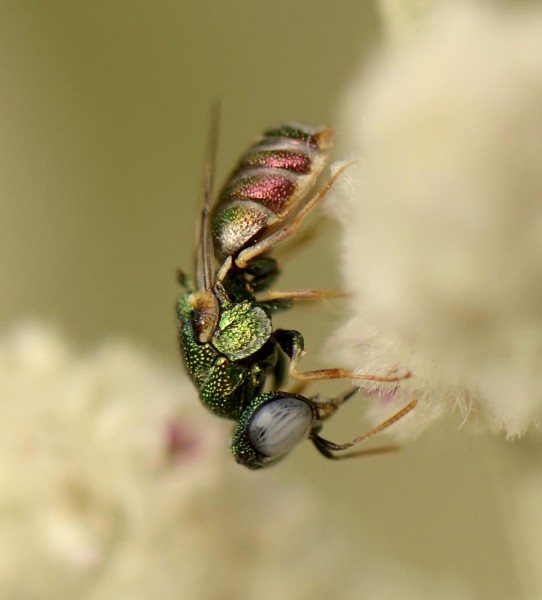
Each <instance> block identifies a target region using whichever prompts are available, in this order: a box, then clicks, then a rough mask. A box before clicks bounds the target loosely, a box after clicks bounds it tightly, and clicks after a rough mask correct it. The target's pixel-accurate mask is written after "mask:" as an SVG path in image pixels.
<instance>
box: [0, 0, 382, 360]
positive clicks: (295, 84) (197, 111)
mask: <svg viewBox="0 0 542 600" xmlns="http://www.w3.org/2000/svg"><path fill="white" fill-rule="evenodd" d="M375 32H376V25H375V15H374V13H373V10H372V9H371V3H369V2H368V3H366V4H363V3H360V4H359V5H356V4H355V3H353V2H349V3H347V4H345V9H344V10H341V8H340V6H338V5H336V6H333V5H332V4H331V3H330V4H329V5H328V4H326V3H318V5H317V6H315V4H314V3H313V2H309V1H307V0H306V1H301V2H299V1H296V2H291V1H286V0H282V1H278V2H277V1H274V2H273V3H271V4H270V3H259V2H250V1H248V0H244V1H243V0H237V1H229V0H228V1H227V2H220V1H218V0H216V1H214V2H213V1H202V0H197V1H196V0H177V1H160V2H144V1H138V0H136V1H99V0H98V1H92V2H73V1H52V2H45V1H44V2H39V1H35V2H21V1H19V0H15V1H13V2H5V1H4V2H0V65H1V67H0V69H1V82H0V128H1V132H2V134H1V139H2V144H1V152H2V156H1V158H0V169H2V173H1V176H0V185H1V194H2V215H1V219H0V228H1V229H0V261H1V262H0V271H1V273H2V280H3V286H2V287H3V290H4V293H3V294H1V296H0V319H1V323H2V325H3V326H4V325H5V324H7V323H9V322H10V321H11V320H12V319H13V317H14V316H19V315H24V314H36V315H40V316H46V317H49V318H51V319H52V320H54V321H55V322H58V323H59V324H60V325H61V326H62V327H63V328H64V330H65V331H66V332H67V333H69V334H70V335H71V336H72V337H74V338H76V339H78V340H81V341H84V342H91V341H94V340H99V339H101V338H102V337H103V336H104V335H110V334H117V333H119V334H123V335H127V336H128V337H131V338H133V339H136V340H140V341H142V342H143V343H144V344H146V345H150V346H151V347H153V348H154V349H155V350H157V351H158V352H160V353H162V354H163V355H165V356H167V357H169V358H170V357H171V354H172V352H173V351H174V346H175V335H174V331H173V328H172V323H173V320H172V319H173V317H172V315H173V312H172V310H173V309H172V306H173V303H174V298H175V295H176V294H177V292H178V288H177V286H176V283H175V269H176V268H177V267H179V266H183V267H185V268H188V267H190V266H191V261H192V251H193V236H194V227H195V225H194V222H195V218H196V205H197V196H198V190H199V185H200V179H201V172H202V165H203V154H204V147H205V142H206V136H207V130H208V122H209V112H210V107H211V105H212V103H213V102H214V101H215V100H217V99H219V100H220V101H221V102H222V127H221V140H220V150H219V161H218V169H217V171H218V180H219V181H220V180H221V179H223V177H224V175H225V174H226V173H227V172H228V170H229V169H231V168H232V166H233V163H234V162H235V161H236V159H237V157H238V155H239V152H240V151H241V150H242V149H243V148H244V147H245V146H246V145H247V144H248V143H249V142H250V141H251V140H252V139H253V138H254V136H255V135H257V133H258V132H260V131H261V130H262V128H264V127H267V126H269V125H271V124H274V123H276V122H277V121H281V120H284V119H297V120H301V121H306V122H309V123H312V122H316V123H325V124H327V123H330V122H331V121H332V118H333V112H334V109H335V101H336V98H337V95H338V93H339V92H340V91H341V88H342V86H343V84H344V81H345V79H346V78H347V77H348V74H349V73H350V71H351V70H352V69H353V68H354V66H355V65H356V64H357V63H358V62H359V59H360V56H361V54H362V51H363V49H364V48H366V47H367V45H368V44H369V43H370V42H371V41H372V40H373V39H374V36H375ZM323 279H325V277H324V278H323Z"/></svg>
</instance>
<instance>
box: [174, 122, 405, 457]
mask: <svg viewBox="0 0 542 600" xmlns="http://www.w3.org/2000/svg"><path fill="white" fill-rule="evenodd" d="M213 125H214V126H213V128H212V130H211V136H210V140H209V147H208V160H207V164H206V168H205V175H204V183H203V192H202V208H201V213H200V223H199V235H198V245H197V249H196V260H195V273H194V277H193V278H192V277H188V276H186V275H184V274H182V273H181V274H180V277H179V282H180V283H181V285H182V286H183V287H184V289H185V293H184V294H183V295H182V296H181V297H180V298H179V300H178V302H177V323H178V331H179V346H180V351H181V357H182V359H183V362H184V366H185V369H186V371H187V373H188V375H189V377H190V378H191V380H192V382H193V383H194V385H195V387H196V389H197V390H198V393H199V396H200V399H201V402H202V403H203V404H204V406H206V407H207V408H208V409H209V410H210V411H211V412H213V413H214V414H215V415H217V416H219V417H223V418H226V419H231V420H233V421H236V427H235V431H234V435H233V441H232V452H233V455H234V457H235V459H236V460H237V462H238V463H240V464H242V465H244V466H246V467H248V468H250V469H259V468H262V467H265V466H268V465H271V464H274V463H276V462H277V461H278V460H280V459H281V458H283V457H284V456H285V455H286V454H287V453H288V452H289V451H290V450H291V449H292V448H294V447H295V446H296V445H297V444H298V443H300V442H301V441H303V440H304V439H306V438H309V439H311V441H312V442H313V443H314V445H315V447H316V448H317V450H318V451H319V452H320V453H321V454H323V455H324V456H326V457H327V458H334V459H337V458H345V457H349V456H354V455H356V456H357V455H359V454H364V453H374V452H375V451H371V450H369V451H361V452H359V451H357V452H351V453H349V454H344V453H343V452H342V451H343V450H346V449H348V448H350V447H351V446H352V445H354V444H357V443H359V442H360V441H363V440H365V439H366V438H367V437H370V436H371V435H374V434H375V433H377V432H379V431H381V430H383V429H385V428H386V427H388V426H389V425H392V424H393V423H395V422H396V421H397V420H398V419H399V418H401V417H402V416H404V415H405V414H407V413H408V412H409V411H410V410H412V408H413V407H414V405H415V401H412V402H411V403H410V404H409V405H408V406H407V407H405V408H403V409H402V411H400V412H399V413H396V414H395V415H393V416H392V417H391V418H390V419H388V420H387V421H385V422H384V423H382V424H381V425H379V426H377V427H376V428H374V429H373V430H371V431H369V432H367V433H365V434H363V435H362V436H358V437H357V438H355V439H354V440H352V441H351V442H348V443H347V444H334V443H332V442H329V441H327V440H325V439H324V438H322V437H321V436H320V430H321V429H322V424H323V422H324V421H325V420H326V419H327V418H329V417H330V416H331V415H332V414H334V413H335V411H336V410H337V408H338V407H339V406H340V405H341V404H342V403H343V402H344V401H346V400H347V399H348V398H349V397H350V396H351V395H352V393H351V392H349V393H348V394H345V395H343V396H340V397H338V398H335V399H331V400H329V399H322V398H320V397H318V396H315V397H305V396H302V395H300V394H299V393H293V392H288V391H282V390H277V389H271V390H270V389H269V387H274V388H278V387H281V386H282V385H283V383H284V379H285V378H286V375H287V374H289V377H290V378H292V379H297V380H299V381H301V382H304V383H302V385H301V387H304V385H305V384H306V382H309V381H312V380H317V379H318V380H321V379H339V378H342V379H345V378H351V379H362V380H370V381H381V382H397V381H400V380H401V379H403V378H404V377H405V376H392V377H381V376H374V375H358V374H354V373H350V372H349V371H347V370H345V369H320V370H318V371H305V372H299V371H298V369H297V366H298V363H299V361H300V359H301V357H302V356H303V354H304V340H303V336H302V335H301V333H299V332H298V331H294V330H282V329H276V330H274V329H273V325H272V315H273V314H274V312H276V311H277V310H284V309H286V308H289V307H290V306H291V304H292V303H293V302H295V301H297V300H312V299H318V298H323V297H328V296H329V295H331V294H330V293H328V292H323V291H314V290H299V291H290V292H288V291H286V292H281V291H274V290H270V289H269V286H270V285H271V283H272V282H273V281H274V280H275V279H276V278H277V277H278V275H279V266H278V263H277V261H276V260H275V259H274V258H272V257H271V256H269V253H270V252H271V251H272V250H273V248H274V247H275V246H276V245H277V244H278V243H280V242H281V241H283V240H284V239H287V238H288V237H291V236H292V235H294V234H295V233H296V232H297V229H298V227H299V226H300V225H301V224H302V222H303V219H304V218H305V216H306V215H307V214H308V213H309V212H310V210H312V208H313V207H315V206H316V205H317V204H318V202H320V200H321V199H322V198H324V196H325V194H326V193H327V191H328V190H329V189H330V188H331V186H332V185H333V182H334V181H335V180H336V179H337V178H338V176H339V175H340V171H339V172H336V173H335V174H334V175H333V176H332V177H330V178H329V180H328V182H327V183H326V184H325V185H324V187H323V188H322V190H320V191H319V192H315V191H314V189H315V184H316V180H317V178H318V176H319V175H320V173H321V172H322V170H323V168H324V166H325V164H326V162H327V158H328V153H329V150H330V148H331V145H332V133H331V130H330V129H327V128H323V127H308V126H304V125H298V124H294V125H292V124H287V125H281V126H279V127H277V128H275V129H272V130H269V131H267V132H266V133H264V135H263V136H262V137H261V138H260V140H259V141H258V142H257V143H256V144H254V145H253V146H252V147H251V148H249V150H248V151H247V153H246V154H245V155H244V156H243V157H242V158H241V160H240V162H239V164H238V166H237V168H236V169H235V170H234V172H233V174H232V175H231V177H230V179H229V180H228V182H227V183H226V185H225V186H224V188H223V190H222V192H221V193H220V194H219V196H218V200H217V202H216V205H215V206H214V208H213V207H212V206H211V196H212V176H213V168H214V156H215V147H216V137H217V128H218V125H217V116H216V113H215V118H214V120H213ZM343 168H344V167H343ZM406 376H408V374H407V375H406ZM271 384H272V385H271ZM355 389H357V388H355ZM298 391H300V389H298ZM388 449H389V448H388ZM383 450H386V449H383Z"/></svg>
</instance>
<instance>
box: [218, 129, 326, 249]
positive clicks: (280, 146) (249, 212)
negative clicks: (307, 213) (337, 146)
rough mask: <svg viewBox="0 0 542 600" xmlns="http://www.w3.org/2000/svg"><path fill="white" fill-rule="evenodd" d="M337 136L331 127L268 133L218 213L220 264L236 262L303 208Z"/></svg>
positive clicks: (243, 161)
mask: <svg viewBox="0 0 542 600" xmlns="http://www.w3.org/2000/svg"><path fill="white" fill-rule="evenodd" d="M332 137H333V136H332V132H331V130H330V129H327V128H312V127H307V126H303V125H283V126H281V127H278V128H276V129H272V130H269V131H267V132H266V133H264V135H263V136H262V138H261V139H260V140H259V141H258V142H257V143H256V144H255V145H254V146H252V147H251V148H250V149H249V151H248V152H247V153H246V154H245V155H244V156H243V158H242V159H241V161H240V162H239V164H238V166H237V168H236V169H235V170H234V172H233V173H232V175H231V178H230V180H229V182H228V183H227V184H226V186H225V187H224V189H223V190H222V192H221V193H220V195H219V199H218V202H217V204H216V206H215V208H214V211H213V217H212V232H213V240H214V246H215V253H216V256H217V258H218V259H219V260H224V259H226V258H227V257H228V256H232V257H234V258H235V257H236V256H237V255H238V254H239V252H240V251H241V250H243V249H244V248H246V247H247V246H248V245H250V242H251V241H252V240H254V238H256V237H258V238H261V237H262V236H263V235H265V234H266V233H267V232H269V230H271V229H272V228H273V226H277V225H280V224H282V223H284V221H285V219H287V218H288V217H289V216H290V214H291V213H292V212H294V211H295V210H296V208H298V207H299V204H300V203H301V202H302V201H303V199H305V198H306V196H307V194H308V193H309V192H310V191H311V190H312V189H313V187H314V184H315V181H316V179H317V178H318V176H319V175H320V173H321V171H322V169H323V168H324V166H325V164H326V162H327V157H328V153H329V150H330V149H331V146H332Z"/></svg>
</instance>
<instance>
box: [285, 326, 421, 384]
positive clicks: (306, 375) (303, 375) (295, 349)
mask: <svg viewBox="0 0 542 600" xmlns="http://www.w3.org/2000/svg"><path fill="white" fill-rule="evenodd" d="M275 339H276V340H277V342H278V343H279V345H280V347H281V348H282V349H283V350H284V352H285V353H286V355H287V356H288V357H289V358H290V377H292V378H293V379H299V380H301V381H312V380H317V379H359V380H363V381H375V382H382V383H393V382H396V381H402V380H403V379H408V378H409V377H410V373H405V374H404V375H396V376H393V377H384V376H380V375H370V374H360V373H352V372H351V371H348V370H347V369H317V370H315V371H301V372H300V371H298V370H297V364H298V362H299V361H300V360H301V357H302V356H303V354H304V353H305V352H304V345H305V343H304V341H303V336H302V335H301V334H300V333H299V331H295V330H293V329H291V330H287V329H277V330H276V331H275Z"/></svg>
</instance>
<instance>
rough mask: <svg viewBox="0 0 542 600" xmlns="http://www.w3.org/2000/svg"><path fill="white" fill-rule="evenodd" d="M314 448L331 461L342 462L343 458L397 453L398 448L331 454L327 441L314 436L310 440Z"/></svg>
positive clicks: (389, 447)
mask: <svg viewBox="0 0 542 600" xmlns="http://www.w3.org/2000/svg"><path fill="white" fill-rule="evenodd" d="M311 441H312V443H313V444H314V447H315V448H316V449H317V450H318V452H320V454H322V455H323V456H325V457H326V458H329V459H331V460H342V459H343V458H356V457H358V456H378V455H379V454H388V453H390V452H397V451H398V450H399V446H381V447H380V448H367V449H364V450H356V451H355V452H348V453H347V454H333V450H331V449H330V448H328V446H327V444H328V441H327V440H325V439H324V438H321V437H320V436H318V435H315V436H313V437H312V438H311Z"/></svg>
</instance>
